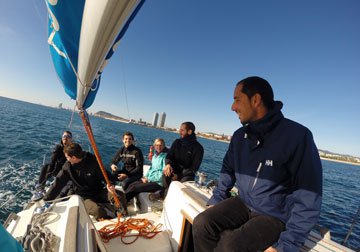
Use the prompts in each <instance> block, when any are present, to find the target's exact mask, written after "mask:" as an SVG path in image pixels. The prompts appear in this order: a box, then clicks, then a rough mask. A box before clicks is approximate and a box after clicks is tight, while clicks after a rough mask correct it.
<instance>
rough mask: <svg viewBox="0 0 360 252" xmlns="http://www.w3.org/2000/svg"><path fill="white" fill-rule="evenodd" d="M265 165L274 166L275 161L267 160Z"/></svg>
mask: <svg viewBox="0 0 360 252" xmlns="http://www.w3.org/2000/svg"><path fill="white" fill-rule="evenodd" d="M265 165H266V166H273V160H269V159H267V160H266V161H265Z"/></svg>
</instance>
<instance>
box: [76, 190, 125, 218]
mask: <svg viewBox="0 0 360 252" xmlns="http://www.w3.org/2000/svg"><path fill="white" fill-rule="evenodd" d="M116 192H117V195H118V196H119V199H120V202H121V206H122V207H123V208H125V211H126V202H125V197H124V195H123V193H122V192H120V191H116ZM83 200H84V205H85V209H86V212H87V213H88V214H91V215H92V216H94V217H95V219H99V218H103V219H111V218H112V216H109V215H108V214H107V213H106V211H105V208H104V206H102V205H100V204H99V203H110V202H113V201H114V200H113V195H112V194H111V193H110V192H108V191H107V190H102V191H100V192H99V193H97V194H95V195H92V196H91V197H83Z"/></svg>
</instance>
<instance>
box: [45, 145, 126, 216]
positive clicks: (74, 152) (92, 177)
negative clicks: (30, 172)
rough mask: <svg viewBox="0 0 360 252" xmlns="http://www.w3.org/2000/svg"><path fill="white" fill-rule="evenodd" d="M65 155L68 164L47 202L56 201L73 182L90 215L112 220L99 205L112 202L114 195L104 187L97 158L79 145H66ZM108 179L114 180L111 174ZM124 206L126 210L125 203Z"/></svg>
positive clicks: (51, 188) (46, 195) (55, 183)
mask: <svg viewBox="0 0 360 252" xmlns="http://www.w3.org/2000/svg"><path fill="white" fill-rule="evenodd" d="M64 154H65V157H66V159H67V162H65V164H64V166H63V169H62V170H61V171H60V172H59V174H58V175H57V176H56V178H55V182H54V183H53V184H52V186H51V187H50V188H49V190H48V191H47V193H46V194H45V196H44V198H43V199H44V200H45V201H48V200H53V199H55V198H56V197H57V195H58V194H59V193H60V191H61V189H62V188H63V186H64V185H66V184H67V183H68V182H69V181H72V183H73V185H72V187H73V190H74V193H75V194H77V195H79V196H81V197H82V198H83V200H84V205H85V209H86V211H87V212H88V213H89V214H91V215H93V216H94V217H95V218H96V219H99V218H104V219H111V218H112V217H111V216H109V215H108V214H107V213H106V211H105V209H104V208H103V207H102V206H101V205H99V204H98V203H109V202H111V201H112V194H111V193H110V192H108V190H107V189H106V188H105V186H104V182H105V181H104V176H103V174H102V173H101V170H100V167H99V164H98V162H97V160H96V158H95V156H94V155H93V154H91V153H89V152H86V151H83V150H82V148H81V146H80V145H79V144H77V143H71V144H70V145H66V146H65V147H64ZM108 177H109V178H110V179H111V178H112V176H111V173H109V174H108ZM123 199H124V197H123V195H120V200H123ZM122 206H123V207H124V209H126V204H125V203H124V202H123V201H122Z"/></svg>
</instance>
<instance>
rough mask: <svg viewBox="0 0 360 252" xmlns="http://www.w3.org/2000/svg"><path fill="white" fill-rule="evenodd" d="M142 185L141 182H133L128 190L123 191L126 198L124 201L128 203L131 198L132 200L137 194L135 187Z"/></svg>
mask: <svg viewBox="0 0 360 252" xmlns="http://www.w3.org/2000/svg"><path fill="white" fill-rule="evenodd" d="M141 184H143V182H142V181H141V180H138V181H135V182H133V183H131V184H130V185H129V186H128V188H127V189H126V191H125V196H126V201H127V202H129V201H130V200H131V199H132V198H134V197H135V196H136V194H137V193H136V192H137V190H138V189H137V187H138V186H139V185H141Z"/></svg>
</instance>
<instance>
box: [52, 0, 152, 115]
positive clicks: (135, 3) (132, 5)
mask: <svg viewBox="0 0 360 252" xmlns="http://www.w3.org/2000/svg"><path fill="white" fill-rule="evenodd" d="M144 1H145V0H116V1H114V0H101V1H99V0H87V1H85V0H72V1H69V0H67V1H65V0H63V1H60V0H46V4H47V8H48V14H49V15H48V17H49V22H48V35H49V37H48V43H49V45H50V54H51V57H52V60H53V63H54V67H55V70H56V73H57V75H58V77H59V79H60V81H61V83H62V85H63V87H64V90H65V92H66V94H67V95H69V96H70V98H71V99H74V100H76V105H77V107H78V109H79V110H83V109H86V108H89V107H90V106H91V105H92V103H93V102H94V99H95V96H96V93H97V91H98V89H99V86H100V80H101V74H102V72H103V69H104V67H105V66H106V64H107V61H108V60H109V59H110V58H111V56H112V55H113V53H114V50H115V49H116V47H117V45H118V43H119V42H120V40H121V39H122V37H123V36H124V34H125V32H126V30H127V29H128V27H129V24H130V23H131V21H132V20H133V18H134V17H135V16H136V14H137V13H138V11H139V9H140V8H141V6H142V5H143V3H144Z"/></svg>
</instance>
